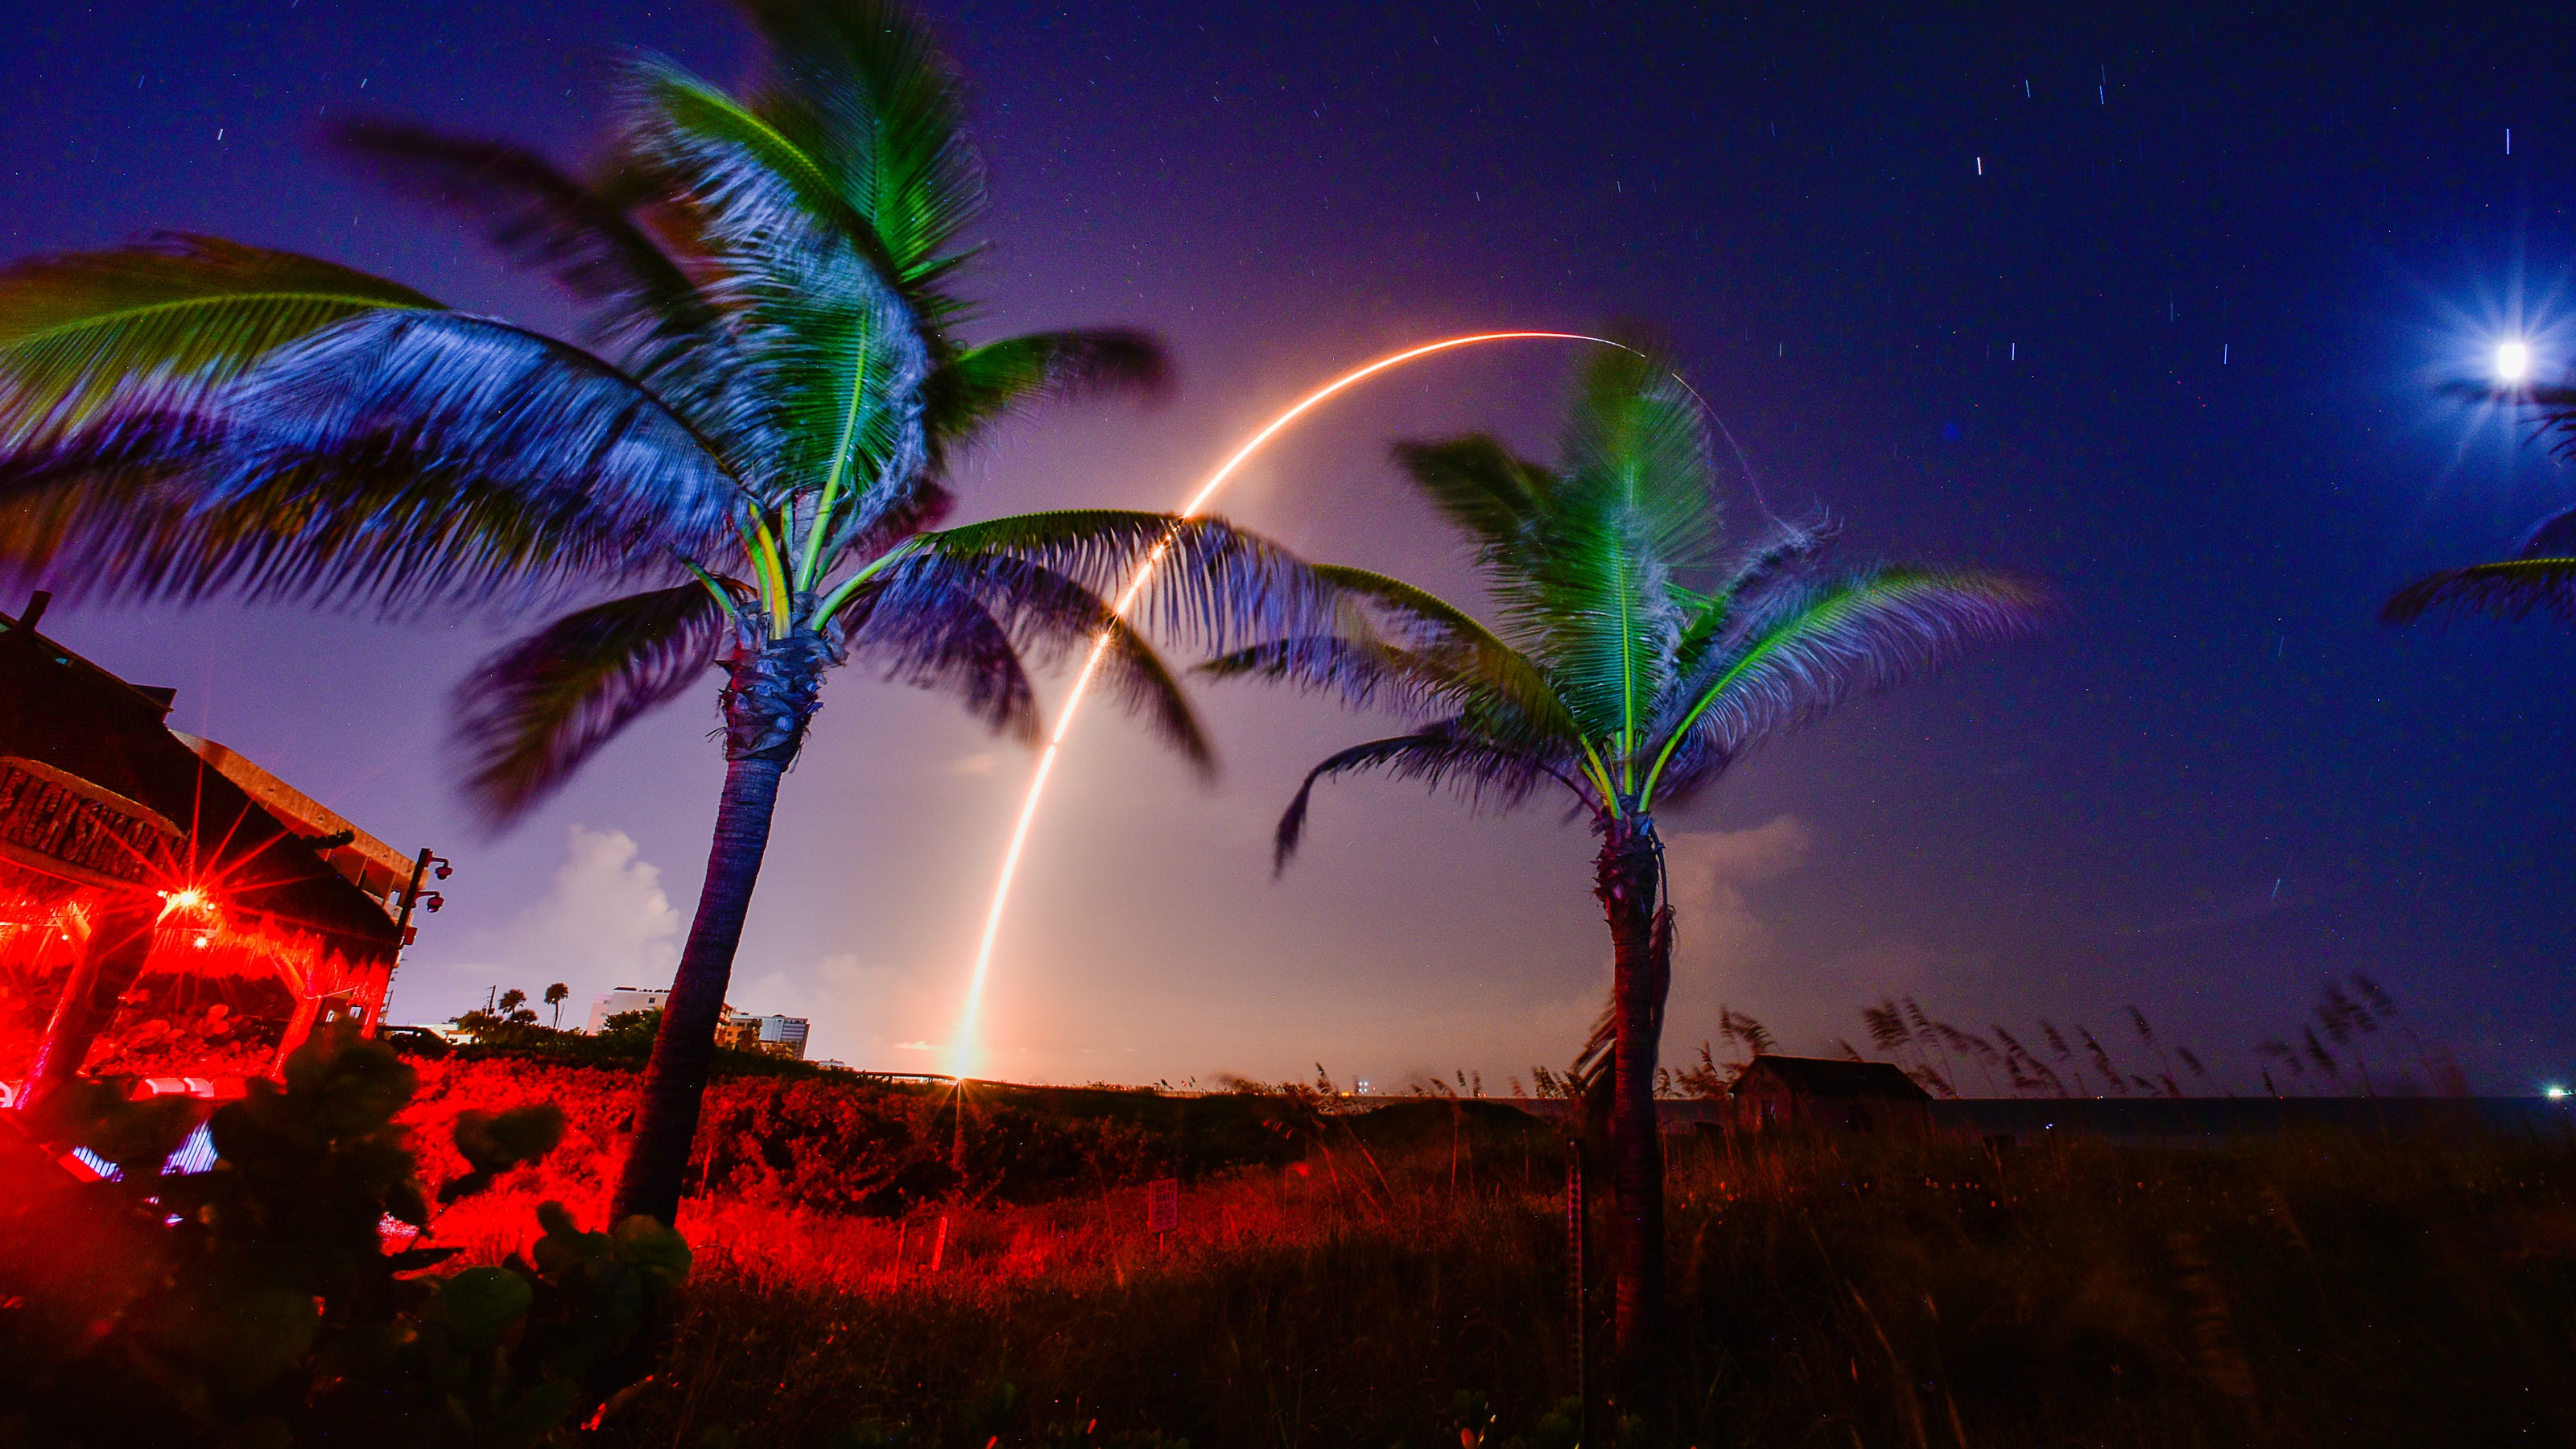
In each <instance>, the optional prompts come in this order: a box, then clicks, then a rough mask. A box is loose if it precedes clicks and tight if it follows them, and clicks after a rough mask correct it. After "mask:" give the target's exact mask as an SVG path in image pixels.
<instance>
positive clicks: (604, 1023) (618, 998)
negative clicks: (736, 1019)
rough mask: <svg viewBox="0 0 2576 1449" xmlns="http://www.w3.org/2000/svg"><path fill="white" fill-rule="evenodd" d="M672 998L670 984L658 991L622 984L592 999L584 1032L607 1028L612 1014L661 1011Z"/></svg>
mask: <svg viewBox="0 0 2576 1449" xmlns="http://www.w3.org/2000/svg"><path fill="white" fill-rule="evenodd" d="M670 999H671V988H670V987H668V986H665V987H662V988H661V989H659V990H656V991H643V990H639V989H637V988H635V987H632V986H620V987H618V988H617V989H616V990H615V991H612V992H609V993H608V994H607V995H605V996H594V997H592V998H591V999H590V1020H589V1021H588V1022H586V1023H584V1024H583V1026H582V1029H581V1030H582V1034H583V1035H584V1036H597V1035H599V1034H600V1033H601V1032H602V1031H604V1030H606V1029H607V1027H608V1019H609V1018H610V1017H612V1016H624V1015H625V1014H626V1013H628V1012H630V1011H660V1010H661V1009H662V1003H663V1002H665V1001H668V1000H670ZM725 1010H726V1011H728V1012H730V1011H732V1010H733V1008H732V1007H730V1006H728V1007H726V1008H725Z"/></svg>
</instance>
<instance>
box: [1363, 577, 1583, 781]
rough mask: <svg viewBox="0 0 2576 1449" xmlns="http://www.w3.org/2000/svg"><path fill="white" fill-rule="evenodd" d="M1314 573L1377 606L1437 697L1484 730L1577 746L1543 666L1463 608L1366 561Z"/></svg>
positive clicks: (1528, 744) (1517, 741) (1524, 740)
mask: <svg viewBox="0 0 2576 1449" xmlns="http://www.w3.org/2000/svg"><path fill="white" fill-rule="evenodd" d="M1314 573H1315V576H1316V577H1317V578H1319V579H1321V580H1322V581H1323V582H1324V583H1325V584H1327V585H1329V586H1330V587H1332V588H1334V589H1336V590H1338V591H1339V592H1341V593H1342V594H1344V595H1346V596H1348V597H1351V598H1354V599H1358V600H1362V601H1364V602H1365V603H1367V604H1368V605H1369V606H1371V607H1373V608H1374V609H1376V610H1377V611H1379V613H1380V614H1381V615H1382V616H1383V617H1384V618H1386V619H1387V620H1388V621H1389V622H1390V623H1391V624H1392V625H1393V626H1394V629H1395V633H1396V637H1397V638H1399V639H1401V640H1402V641H1403V644H1404V647H1405V649H1406V651H1407V652H1408V653H1410V654H1413V655H1416V656H1419V657H1420V658H1421V659H1422V661H1423V669H1422V676H1423V678H1424V680H1425V682H1426V683H1428V684H1431V685H1432V686H1433V688H1434V689H1435V692H1436V697H1438V698H1440V699H1442V700H1444V701H1447V702H1449V704H1450V706H1451V708H1453V709H1455V710H1457V711H1460V712H1462V713H1464V714H1465V715H1466V716H1467V717H1468V718H1470V719H1471V720H1473V721H1475V722H1476V724H1477V726H1478V727H1479V728H1480V729H1481V730H1483V731H1484V732H1485V733H1487V734H1488V735H1489V736H1492V737H1495V738H1497V739H1499V740H1502V741H1505V742H1508V743H1510V744H1511V745H1512V746H1513V747H1515V748H1541V747H1554V748H1558V749H1566V750H1573V749H1577V748H1579V747H1578V746H1577V745H1576V737H1577V736H1578V735H1579V734H1580V733H1581V731H1580V730H1579V729H1578V727H1577V726H1576V724H1575V720H1574V716H1573V715H1572V713H1570V712H1569V711H1568V710H1567V709H1566V707H1565V702H1564V700H1562V699H1560V698H1558V696H1557V693H1556V689H1555V686H1554V685H1553V683H1551V681H1550V680H1549V679H1548V676H1547V672H1546V671H1545V670H1543V669H1541V668H1540V667H1539V665H1538V664H1537V663H1536V662H1535V661H1534V660H1532V659H1531V658H1530V657H1529V656H1528V655H1526V654H1523V653H1522V652H1521V651H1519V650H1518V649H1515V648H1513V647H1512V646H1511V645H1510V644H1508V643H1506V642H1505V641H1504V640H1503V639H1502V638H1501V637H1500V636H1499V635H1497V634H1495V633H1494V632H1493V631H1492V630H1490V629H1488V628H1486V627H1485V626H1484V625H1483V624H1482V623H1480V622H1478V621H1477V619H1476V618H1475V616H1473V615H1471V614H1469V613H1468V612H1467V611H1466V610H1464V609H1461V608H1459V607H1458V606H1457V605H1455V604H1452V603H1450V602H1449V601H1448V600H1446V599H1443V598H1441V597H1439V596H1438V595H1436V594H1433V593H1431V592H1430V591H1428V590H1426V589H1420V588H1416V587H1415V586H1413V585H1411V584H1408V583H1406V582H1404V581H1403V580H1401V579H1395V578H1389V577H1388V576H1386V575H1385V574H1380V573H1373V572H1371V571H1369V570H1367V569H1355V568H1348V567H1343V566H1340V565H1333V564H1318V565H1316V566H1315V568H1314ZM1541 742H1545V746H1542V743H1541Z"/></svg>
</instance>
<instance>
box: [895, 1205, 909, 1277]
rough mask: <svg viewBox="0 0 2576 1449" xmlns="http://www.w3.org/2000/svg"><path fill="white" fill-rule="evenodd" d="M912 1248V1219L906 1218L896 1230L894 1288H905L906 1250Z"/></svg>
mask: <svg viewBox="0 0 2576 1449" xmlns="http://www.w3.org/2000/svg"><path fill="white" fill-rule="evenodd" d="M911 1246H912V1219H910V1218H905V1219H904V1220H903V1222H902V1223H900V1224H899V1225H897V1226H896V1228H895V1230H894V1286H896V1287H897V1288H900V1287H902V1286H903V1255H904V1250H905V1249H907V1248H909V1247H911Z"/></svg>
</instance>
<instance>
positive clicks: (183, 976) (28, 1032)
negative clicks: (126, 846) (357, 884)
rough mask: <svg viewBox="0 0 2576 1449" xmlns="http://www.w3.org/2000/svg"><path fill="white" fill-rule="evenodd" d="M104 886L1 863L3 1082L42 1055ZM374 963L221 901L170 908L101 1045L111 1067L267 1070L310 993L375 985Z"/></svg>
mask: <svg viewBox="0 0 2576 1449" xmlns="http://www.w3.org/2000/svg"><path fill="white" fill-rule="evenodd" d="M100 899H101V892H100V891H98V890H97V889H96V888H94V887H89V886H73V885H68V884H65V883H63V882H60V881H55V880H52V879H50V878H48V877H45V876H40V875H37V874H36V873H34V872H32V871H27V870H23V869H19V868H16V867H13V866H9V865H8V864H6V863H5V862H0V1081H4V1080H9V1079H12V1078H15V1077H17V1076H19V1075H21V1074H22V1073H23V1072H24V1071H25V1069H26V1066H27V1063H28V1062H29V1061H30V1060H31V1059H32V1058H33V1057H34V1055H35V1051H36V1044H37V1042H38V1041H39V1040H40V1039H41V1038H42V1036H43V1035H44V1031H45V1024H46V1022H47V1021H48V1020H49V1019H50V1018H51V1017H52V1015H53V1011H54V1003H55V1000H56V998H58V997H59V996H60V995H61V994H62V989H63V983H64V982H65V980H67V979H68V978H69V977H70V975H71V970H72V967H73V965H74V964H75V963H77V962H78V961H79V959H80V956H81V953H82V951H83V950H84V949H85V948H86V945H87V942H88V939H89V931H90V922H91V921H92V919H93V918H94V917H93V912H94V911H95V910H96V909H97V907H98V904H99V901H100ZM374 984H375V983H374V982H373V981H372V980H371V979H370V978H369V976H368V973H367V972H366V971H365V970H363V969H361V968H358V967H355V966H353V965H352V964H351V963H350V962H349V961H347V960H346V959H344V958H343V957H342V956H340V955H339V954H338V953H337V952H334V951H332V950H330V949H328V947H327V946H325V945H324V943H323V942H322V940H321V938H320V937H317V936H315V935H312V934H311V933H308V932H302V931H295V930H291V929H285V928H281V927H278V926H276V925H274V924H273V923H270V922H267V921H265V920H263V919H259V918H234V917H228V916H227V915H226V913H225V912H224V911H223V909H222V908H221V906H220V904H215V903H208V904H204V905H195V906H179V907H173V908H172V909H170V910H168V911H167V912H166V914H165V915H164V916H163V918H162V921H161V924H160V928H159V930H158V931H156V932H155V934H154V937H153V943H152V954H151V956H150V958H149V959H148V961H147V962H146V964H145V966H144V969H143V974H142V975H141V976H140V977H139V978H137V980H136V981H135V984H134V985H133V987H132V988H131V989H129V990H128V991H127V992H126V993H125V996H124V999H123V1004H122V1005H121V1006H120V1007H119V1008H118V1011H117V1013H116V1019H115V1021H114V1022H113V1023H112V1024H111V1025H110V1026H109V1027H108V1029H107V1030H106V1031H105V1032H102V1033H101V1034H100V1036H99V1039H98V1041H97V1043H96V1044H95V1045H94V1046H93V1047H92V1048H91V1049H90V1055H89V1058H88V1063H87V1065H88V1070H89V1071H90V1072H91V1073H92V1074H94V1075H99V1076H196V1077H224V1076H258V1075H263V1074H266V1073H268V1072H270V1071H272V1070H274V1068H275V1067H276V1065H277V1060H278V1048H279V1046H280V1044H281V1043H282V1042H283V1041H284V1039H285V1036H286V1033H287V1031H288V1029H289V1028H290V1026H291V1025H292V1023H293V1021H294V1018H295V1013H296V1007H297V1004H298V1002H299V1001H301V1000H304V999H307V998H309V999H311V1000H312V1001H314V1002H317V1003H319V1002H322V1001H324V1000H327V999H330V998H334V997H342V998H345V997H346V996H347V995H348V994H349V993H352V992H361V993H363V992H364V991H366V990H367V989H368V988H369V987H371V986H373V985H374Z"/></svg>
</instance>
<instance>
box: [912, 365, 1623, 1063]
mask: <svg viewBox="0 0 2576 1449" xmlns="http://www.w3.org/2000/svg"><path fill="white" fill-rule="evenodd" d="M1513 341H1554V342H1593V343H1599V344H1600V345H1602V346H1604V347H1617V348H1619V349H1620V350H1622V351H1628V350H1631V349H1629V348H1627V347H1626V345H1625V344H1623V343H1618V342H1613V341H1611V340H1610V339H1609V338H1607V337H1593V336H1589V335H1587V334H1585V333H1581V332H1477V333H1471V334H1469V335H1467V336H1464V337H1444V338H1442V339H1441V340H1439V341H1437V342H1426V343H1423V344H1422V345H1420V346H1418V347H1409V348H1406V349H1405V350H1403V351H1401V352H1396V353H1390V354H1388V355H1387V356H1385V357H1381V358H1379V359H1378V360H1376V361H1375V362H1371V363H1368V364H1366V365H1364V366H1361V367H1358V368H1354V369H1352V370H1351V371H1349V372H1346V373H1343V374H1342V375H1341V376H1339V377H1337V378H1334V379H1333V380H1332V381H1330V382H1328V383H1325V384H1324V385H1323V386H1322V387H1319V388H1317V389H1315V390H1314V391H1313V392H1310V393H1308V394H1306V395H1305V396H1304V397H1302V398H1299V399H1298V400H1297V402H1296V404H1295V405H1294V406H1292V407H1290V408H1289V409H1288V410H1287V411H1286V412H1283V413H1281V414H1280V415H1279V416H1277V417H1275V418H1272V419H1271V420H1270V421H1269V422H1268V423H1266V424H1264V425H1263V426H1262V428H1261V430H1260V431H1259V432H1256V433H1254V434H1253V435H1252V436H1251V437H1250V438H1249V439H1247V440H1245V442H1244V444H1243V446H1242V447H1239V448H1237V449H1235V450H1234V455H1233V456H1232V457H1229V458H1227V459H1226V460H1225V462H1224V463H1223V464H1221V465H1219V466H1218V468H1217V470H1216V471H1215V472H1214V473H1211V474H1209V475H1208V479H1207V481H1206V482H1205V483H1203V484H1201V485H1200V486H1199V491H1198V492H1197V493H1195V494H1193V495H1191V497H1190V500H1189V502H1187V503H1185V504H1183V505H1182V506H1181V510H1180V516H1181V517H1183V518H1195V517H1197V516H1198V514H1199V511H1200V510H1201V509H1204V508H1205V507H1207V505H1208V503H1209V501H1210V500H1212V499H1214V498H1215V497H1216V495H1217V493H1218V492H1219V491H1220V490H1222V489H1223V488H1224V487H1225V485H1226V483H1227V482H1228V481H1229V480H1231V479H1232V478H1233V477H1234V475H1235V471H1236V470H1237V469H1239V468H1241V467H1242V466H1243V465H1244V463H1245V462H1246V461H1248V460H1249V459H1250V458H1251V457H1252V455H1253V454H1255V453H1257V452H1259V451H1261V447H1262V445H1263V444H1265V443H1267V442H1269V441H1270V440H1271V439H1272V438H1274V437H1276V436H1278V434H1279V432H1280V431H1281V430H1282V429H1284V428H1286V427H1287V426H1288V425H1289V424H1290V423H1293V422H1295V421H1297V420H1298V419H1299V418H1302V417H1304V416H1305V415H1306V414H1308V413H1310V412H1313V411H1314V410H1315V409H1316V408H1318V407H1321V406H1323V405H1324V404H1325V403H1326V402H1329V401H1331V400H1332V399H1333V398H1334V397H1335V396H1336V395H1338V394H1340V393H1341V392H1343V391H1345V390H1347V389H1349V388H1352V387H1355V386H1357V385H1358V384H1360V383H1363V382H1366V381H1368V380H1369V379H1370V378H1372V377H1375V376H1377V375H1378V374H1379V373H1381V372H1385V371H1388V370H1389V369H1392V368H1397V367H1402V366H1403V365H1404V364H1406V363H1408V362H1412V361H1414V360H1416V359H1418V358H1424V357H1429V356H1431V355H1433V354H1435V353H1441V352H1449V351H1454V350H1455V349H1457V348H1461V347H1473V346H1475V345H1476V344H1478V343H1482V342H1513ZM1165 547H1168V545H1165V546H1163V547H1157V548H1155V549H1154V550H1153V551H1152V552H1150V553H1148V554H1146V555H1145V561H1144V562H1143V563H1142V564H1139V565H1138V566H1137V568H1136V574H1135V576H1134V577H1133V578H1130V579H1129V580H1128V581H1127V587H1126V588H1125V589H1124V590H1122V591H1121V592H1120V593H1119V595H1118V602H1117V604H1116V606H1115V607H1116V611H1117V612H1118V613H1120V614H1122V615H1123V614H1125V613H1126V612H1127V610H1128V609H1129V608H1130V607H1131V606H1133V605H1134V604H1135V602H1136V598H1137V596H1138V595H1139V594H1142V593H1143V592H1144V591H1145V586H1146V585H1147V584H1148V583H1150V582H1152V580H1153V577H1154V570H1155V568H1156V567H1157V566H1158V565H1160V564H1161V563H1162V561H1163V554H1164V551H1165ZM1108 652H1109V636H1108V635H1107V634H1102V635H1101V636H1100V637H1099V638H1097V639H1095V640H1093V641H1092V645H1091V653H1090V655H1089V656H1088V657H1086V658H1085V659H1084V660H1083V661H1082V672H1081V673H1079V674H1077V675H1075V676H1074V680H1073V690H1072V692H1071V693H1069V694H1067V695H1066V696H1065V700H1064V708H1063V710H1062V711H1061V712H1060V713H1058V714H1057V716H1056V721H1055V729H1054V730H1053V731H1052V732H1051V733H1049V734H1048V736H1047V742H1046V749H1045V750H1044V751H1043V752H1041V753H1040V754H1039V756H1038V768H1037V773H1036V774H1035V775H1033V776H1031V777H1030V779H1029V793H1028V797H1027V798H1026V799H1024V800H1022V801H1021V802H1020V818H1019V822H1018V823H1017V824H1015V825H1013V826H1012V827H1011V843H1010V845H1009V847H1008V848H1006V849H1005V850H1004V851H1003V852H1002V870H1001V876H1000V878H999V879H998V880H996V881H995V882H994V883H993V904H992V906H991V908H990V909H988V910H987V911H986V912H985V913H984V936H983V939H982V940H981V941H980V942H979V943H978V944H977V945H976V948H975V971H974V974H973V975H972V976H970V977H969V978H968V979H967V983H966V1009H965V1011H964V1012H963V1013H961V1014H960V1015H959V1017H958V1021H957V1041H956V1044H955V1045H954V1046H953V1047H952V1048H951V1049H950V1061H951V1063H952V1069H953V1070H954V1071H955V1072H956V1074H957V1075H958V1076H959V1077H961V1078H962V1077H964V1076H965V1075H966V1074H967V1073H968V1071H969V1070H971V1069H972V1067H973V1065H974V1053H975V1032H976V1024H977V1020H978V1018H979V1017H980V1016H981V1015H982V1012H983V1006H984V982H985V980H986V978H988V977H989V976H991V974H992V970H993V944H994V942H995V941H997V940H998V939H1000V937H1001V932H1002V916H1003V914H1004V913H1005V912H1006V911H1008V910H1009V909H1010V904H1011V885H1012V883H1013V881H1015V880H1016V879H1017V878H1018V876H1019V873H1020V857H1021V855H1022V854H1023V853H1024V852H1025V851H1026V850H1027V849H1028V843H1029V827H1031V826H1032V825H1034V824H1036V823H1037V818H1038V806H1039V805H1040V804H1041V803H1043V802H1044V801H1045V799H1046V788H1047V780H1048V778H1049V777H1050V776H1052V775H1053V774H1054V773H1055V762H1056V757H1057V756H1058V755H1060V754H1062V753H1063V751H1064V737H1065V735H1066V734H1067V733H1068V732H1070V731H1071V730H1072V729H1073V720H1074V716H1075V714H1076V713H1078V712H1079V711H1080V710H1081V708H1082V700H1083V696H1084V695H1085V694H1087V693H1089V692H1090V689H1091V680H1092V677H1093V676H1094V675H1096V674H1098V673H1099V672H1100V661H1101V659H1102V657H1103V656H1104V655H1106V654H1107V653H1108Z"/></svg>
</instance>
